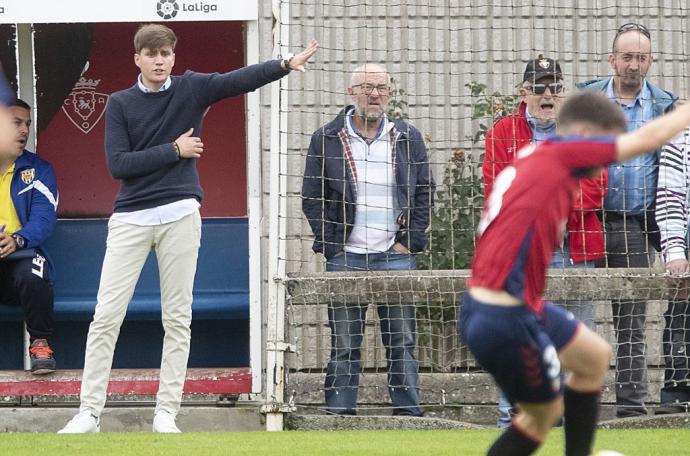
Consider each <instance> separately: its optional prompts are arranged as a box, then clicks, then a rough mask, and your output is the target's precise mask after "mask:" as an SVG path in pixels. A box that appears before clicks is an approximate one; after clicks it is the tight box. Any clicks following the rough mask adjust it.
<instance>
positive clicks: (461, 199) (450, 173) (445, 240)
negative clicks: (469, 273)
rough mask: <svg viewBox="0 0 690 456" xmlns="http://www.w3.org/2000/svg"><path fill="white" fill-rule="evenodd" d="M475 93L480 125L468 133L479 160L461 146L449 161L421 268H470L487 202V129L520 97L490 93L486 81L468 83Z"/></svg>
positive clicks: (475, 114)
mask: <svg viewBox="0 0 690 456" xmlns="http://www.w3.org/2000/svg"><path fill="white" fill-rule="evenodd" d="M465 87H467V88H468V89H469V91H470V94H471V96H472V120H478V121H479V128H478V129H477V131H476V132H475V133H474V134H473V135H470V136H468V138H467V139H468V140H470V141H471V144H472V146H473V149H474V147H477V148H479V149H480V150H481V152H480V153H478V154H476V155H478V156H479V160H478V162H475V161H474V160H472V156H473V155H472V152H471V150H470V151H469V152H465V151H464V150H463V149H461V148H458V149H456V150H455V152H454V153H453V156H452V157H451V158H450V160H449V162H448V164H447V165H446V167H445V169H444V172H443V177H442V179H441V181H440V182H438V180H437V183H438V184H439V185H438V189H437V192H436V199H435V204H434V208H433V211H432V214H431V223H430V225H429V243H428V244H427V249H426V250H425V251H424V253H423V254H422V255H420V256H419V258H418V260H417V264H418V268H419V269H468V268H469V267H470V262H471V261H472V252H473V251H474V238H475V231H476V227H477V222H478V220H479V216H480V215H481V211H482V207H483V204H484V202H483V201H484V197H483V185H482V180H481V172H480V168H481V160H482V158H483V155H484V153H483V151H484V138H485V137H486V132H487V131H488V130H489V128H491V126H492V125H493V124H494V123H495V122H496V121H497V120H498V119H500V118H501V117H503V116H506V115H508V114H511V113H513V112H515V110H516V109H517V103H518V99H517V97H516V96H515V95H502V94H501V93H499V92H493V93H492V94H487V90H486V89H487V87H486V85H485V84H481V83H478V82H470V83H469V84H466V85H465Z"/></svg>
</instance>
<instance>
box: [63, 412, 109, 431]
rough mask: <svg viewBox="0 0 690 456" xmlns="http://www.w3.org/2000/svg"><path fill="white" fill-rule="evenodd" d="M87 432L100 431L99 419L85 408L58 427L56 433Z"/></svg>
mask: <svg viewBox="0 0 690 456" xmlns="http://www.w3.org/2000/svg"><path fill="white" fill-rule="evenodd" d="M89 432H101V420H100V419H99V418H98V417H97V416H95V415H93V414H92V413H91V412H90V411H88V410H85V411H83V412H79V413H77V414H76V415H74V418H72V419H71V420H70V421H69V423H67V425H66V426H65V427H63V428H62V429H60V430H59V431H58V434H87V433H89Z"/></svg>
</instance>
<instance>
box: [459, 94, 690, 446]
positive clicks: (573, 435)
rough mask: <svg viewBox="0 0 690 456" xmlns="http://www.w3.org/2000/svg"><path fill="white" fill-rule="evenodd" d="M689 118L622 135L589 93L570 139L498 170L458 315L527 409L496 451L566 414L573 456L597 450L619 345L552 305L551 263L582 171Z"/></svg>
mask: <svg viewBox="0 0 690 456" xmlns="http://www.w3.org/2000/svg"><path fill="white" fill-rule="evenodd" d="M688 124H690V104H688V105H684V106H682V107H681V108H680V109H678V110H677V111H676V112H674V113H672V114H669V115H667V116H665V117H662V118H660V119H657V120H655V121H653V122H651V123H649V124H647V125H646V126H644V127H642V128H641V129H639V130H637V131H634V132H630V133H623V132H624V131H625V118H624V116H623V113H622V112H621V110H620V108H618V107H617V106H616V105H614V104H612V103H611V102H610V101H609V100H608V99H607V98H606V97H604V96H603V95H600V94H597V93H593V92H580V93H577V94H575V95H574V96H572V97H571V98H569V99H568V100H567V101H566V102H565V103H564V105H563V106H562V108H561V112H560V113H559V116H558V122H557V125H558V127H557V133H558V134H559V135H560V136H558V137H554V138H552V139H549V140H546V141H544V142H542V143H539V144H538V145H531V146H528V147H526V148H523V149H522V150H521V151H520V152H519V154H518V158H517V160H516V161H515V163H513V164H512V165H510V166H508V167H507V168H505V169H504V170H503V172H501V173H500V174H499V175H498V177H497V178H496V181H495V183H494V187H493V191H492V193H491V195H490V196H489V198H488V201H487V204H486V206H485V210H484V214H483V216H482V219H481V221H480V224H479V228H478V235H479V237H478V240H477V247H476V250H475V255H474V259H473V263H472V276H471V278H470V279H469V281H468V290H467V292H466V293H465V294H464V297H463V304H462V313H461V321H460V334H461V335H462V338H463V339H464V341H465V343H467V345H468V347H469V348H470V350H471V351H472V353H473V354H474V356H475V358H476V359H477V361H478V362H479V363H480V365H481V366H482V367H483V368H484V369H486V370H487V371H488V372H489V373H491V375H492V376H493V377H494V379H495V380H496V382H497V383H498V385H499V387H500V388H501V389H502V390H503V391H504V392H505V394H506V395H507V397H508V398H509V399H510V400H511V401H512V402H515V403H517V404H518V406H519V408H520V412H519V413H518V415H517V416H516V417H515V418H514V420H513V424H512V426H511V427H509V428H508V429H507V430H506V431H505V432H504V433H503V434H502V435H501V437H500V438H499V439H498V440H497V441H496V442H495V443H494V444H493V446H492V447H491V448H490V449H489V452H488V454H489V456H497V455H501V456H512V455H515V456H522V455H529V454H532V453H533V452H535V451H536V449H537V448H538V447H539V445H540V444H541V443H542V442H543V441H544V439H545V438H546V435H547V433H548V431H549V430H550V429H551V427H552V426H553V425H554V423H555V422H556V421H557V420H558V419H559V418H560V417H561V415H563V412H564V410H565V436H566V455H567V456H580V455H582V456H585V455H588V454H590V450H591V445H592V441H593V438H594V429H595V425H596V421H597V416H598V409H599V395H600V390H601V387H602V385H603V382H604V378H605V375H606V372H607V370H608V366H609V360H610V357H611V348H610V346H609V345H608V343H607V342H606V341H604V340H603V339H602V338H601V337H599V336H598V335H596V334H595V333H594V332H592V331H591V330H590V329H588V328H587V327H586V326H585V325H584V324H582V323H580V322H578V321H577V320H575V319H573V318H572V316H570V315H569V314H568V313H567V312H565V311H564V310H563V309H561V308H559V307H557V306H556V305H554V304H552V303H550V302H544V301H543V299H542V293H543V290H544V285H545V280H546V279H545V272H546V268H547V266H548V264H549V262H550V260H551V257H552V256H553V253H554V250H555V249H556V248H557V247H558V246H559V245H560V244H561V242H562V239H563V234H564V229H565V226H566V221H567V219H568V214H569V212H570V210H571V209H572V204H573V198H572V195H573V192H574V191H575V190H576V189H577V185H578V179H579V178H580V177H582V176H585V175H592V174H593V173H595V172H598V168H599V167H601V166H605V165H608V164H610V163H613V162H614V161H620V160H627V159H631V158H633V157H635V156H638V155H640V154H642V153H644V152H647V151H650V150H654V149H656V148H658V147H661V146H662V145H663V144H664V143H665V142H667V141H668V140H669V139H670V138H672V137H674V136H675V135H676V134H678V133H679V132H680V131H681V130H682V129H683V128H684V127H686V126H687V125H688ZM612 135H618V136H612ZM561 367H562V368H564V369H565V370H567V371H568V375H567V377H564V375H563V371H562V370H561Z"/></svg>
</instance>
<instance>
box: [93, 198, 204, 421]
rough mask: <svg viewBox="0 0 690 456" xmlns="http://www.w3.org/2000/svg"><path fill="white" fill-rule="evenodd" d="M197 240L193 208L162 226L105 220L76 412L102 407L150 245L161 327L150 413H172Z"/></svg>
mask: <svg viewBox="0 0 690 456" xmlns="http://www.w3.org/2000/svg"><path fill="white" fill-rule="evenodd" d="M200 243H201V217H200V215H199V212H198V211H196V212H194V213H192V214H190V215H188V216H186V217H184V218H182V219H180V220H177V221H175V222H172V223H166V224H163V225H155V226H139V225H131V224H128V223H123V222H118V221H113V220H111V221H110V222H109V223H108V240H107V246H106V252H105V258H104V260H103V270H102V271H101V282H100V285H99V288H98V303H97V305H96V311H95V313H94V316H93V321H92V322H91V325H90V327H89V335H88V338H87V340H86V359H85V360H84V373H83V376H82V383H81V396H80V398H81V407H80V411H85V410H88V411H90V412H91V413H92V414H94V415H96V416H100V414H101V412H102V411H103V407H104V406H105V399H106V390H107V387H108V379H109V377H110V369H111V368H112V364H113V353H114V352H115V343H116V342H117V338H118V336H119V334H120V326H121V325H122V321H123V320H124V318H125V314H126V312H127V306H128V305H129V302H130V301H131V299H132V295H133V294H134V288H135V286H136V284H137V281H138V280H139V275H140V274H141V270H142V268H143V267H144V263H145V261H146V258H147V257H148V255H149V252H150V251H151V249H153V250H154V251H155V253H156V259H157V261H158V270H159V273H160V289H161V314H162V319H163V329H164V331H165V337H164V339H163V355H162V359H161V369H160V383H159V386H158V394H157V396H156V412H158V411H159V410H165V411H167V412H170V413H172V414H173V415H175V414H177V412H178V411H179V409H180V403H181V401H182V388H183V386H184V380H185V376H186V374H187V361H188V358H189V342H190V339H191V330H190V324H191V322H192V289H193V287H194V275H195V273H196V264H197V257H198V256H199V245H200ZM135 355H136V354H135Z"/></svg>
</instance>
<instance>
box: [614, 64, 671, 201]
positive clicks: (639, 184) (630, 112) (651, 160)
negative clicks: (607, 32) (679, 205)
mask: <svg viewBox="0 0 690 456" xmlns="http://www.w3.org/2000/svg"><path fill="white" fill-rule="evenodd" d="M606 96H607V97H608V98H609V99H611V100H613V101H615V102H616V103H618V105H619V106H620V107H621V109H623V113H624V114H625V118H626V119H627V121H628V123H627V128H626V130H627V131H632V130H637V129H638V128H640V127H641V126H642V125H644V124H645V123H647V122H649V121H650V120H652V119H653V118H654V111H653V109H652V107H653V101H652V92H651V91H650V90H649V87H648V86H647V81H646V80H645V81H644V83H643V85H642V90H640V93H639V94H638V95H637V98H635V100H633V101H632V102H631V103H629V104H627V105H626V104H622V103H620V102H618V100H617V98H616V95H615V94H614V92H613V78H611V79H610V81H609V85H608V86H607V87H606ZM657 166H658V152H657V151H654V152H650V153H648V154H645V155H641V156H639V157H637V158H635V159H633V160H628V161H625V162H619V163H614V164H613V165H610V166H609V189H608V192H607V194H606V198H605V199H604V209H605V210H607V211H617V212H625V213H626V215H639V214H641V213H642V212H643V211H644V210H645V209H647V208H649V207H650V206H651V205H652V203H653V202H654V198H655V195H656V183H657Z"/></svg>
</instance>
